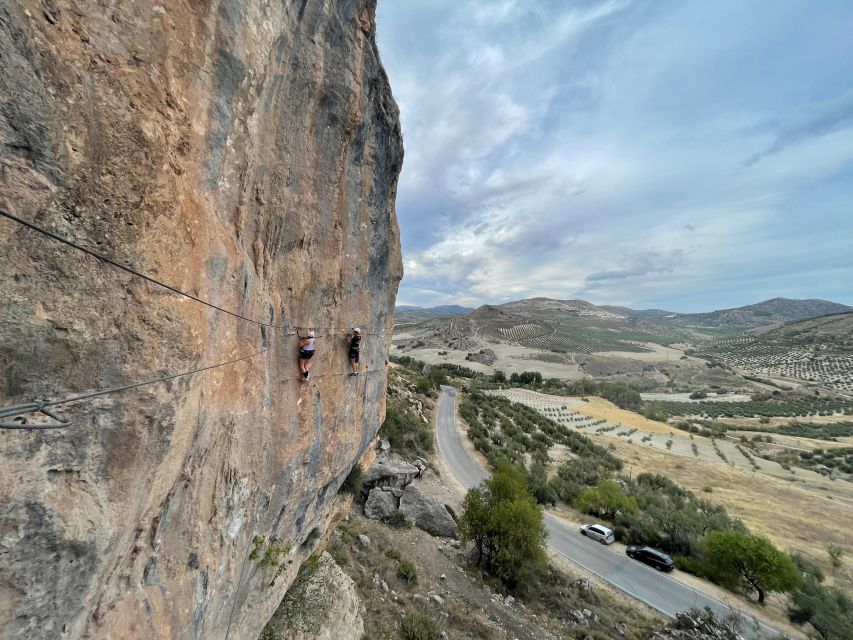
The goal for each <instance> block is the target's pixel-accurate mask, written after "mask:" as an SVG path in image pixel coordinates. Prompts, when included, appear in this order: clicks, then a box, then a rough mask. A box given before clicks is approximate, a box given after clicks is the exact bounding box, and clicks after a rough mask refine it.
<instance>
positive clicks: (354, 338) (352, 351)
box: [349, 327, 361, 376]
mask: <svg viewBox="0 0 853 640" xmlns="http://www.w3.org/2000/svg"><path fill="white" fill-rule="evenodd" d="M360 344H361V331H359V329H358V327H353V328H352V333H351V334H350V337H349V363H350V364H351V365H352V373H351V374H350V375H351V376H357V375H358V348H359V345H360Z"/></svg>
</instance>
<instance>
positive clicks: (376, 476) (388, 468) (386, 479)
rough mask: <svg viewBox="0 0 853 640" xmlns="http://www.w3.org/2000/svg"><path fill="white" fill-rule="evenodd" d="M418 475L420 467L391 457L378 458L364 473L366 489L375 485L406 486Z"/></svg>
mask: <svg viewBox="0 0 853 640" xmlns="http://www.w3.org/2000/svg"><path fill="white" fill-rule="evenodd" d="M417 475H418V468H417V467H416V466H415V465H413V464H409V463H408V462H403V461H399V460H392V459H391V458H385V457H381V458H376V460H375V461H374V463H373V464H372V465H370V468H369V469H368V470H367V471H366V472H365V474H364V484H363V485H362V486H363V487H364V488H365V489H366V490H368V491H369V490H370V489H372V488H373V487H401V488H402V487H405V486H406V485H407V484H409V483H410V482H411V481H412V480H414V479H415V478H416V477H417Z"/></svg>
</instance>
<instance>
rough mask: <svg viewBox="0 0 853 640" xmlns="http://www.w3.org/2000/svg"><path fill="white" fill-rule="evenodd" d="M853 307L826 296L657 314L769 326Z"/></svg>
mask: <svg viewBox="0 0 853 640" xmlns="http://www.w3.org/2000/svg"><path fill="white" fill-rule="evenodd" d="M847 311H853V307H848V306H847V305H843V304H838V303H836V302H829V301H827V300H791V299H788V298H773V299H772V300H765V301H764V302H759V303H757V304H750V305H747V306H745V307H737V308H734V309H720V310H719V311H711V312H708V313H679V314H672V315H671V316H670V317H667V318H655V319H656V320H657V321H659V322H660V321H663V322H666V323H667V324H675V325H678V326H683V327H687V326H689V327H733V328H734V327H742V328H752V327H766V326H769V325H780V324H784V323H786V322H795V321H797V320H805V319H807V318H817V317H819V316H825V315H829V314H833V313H843V312H847Z"/></svg>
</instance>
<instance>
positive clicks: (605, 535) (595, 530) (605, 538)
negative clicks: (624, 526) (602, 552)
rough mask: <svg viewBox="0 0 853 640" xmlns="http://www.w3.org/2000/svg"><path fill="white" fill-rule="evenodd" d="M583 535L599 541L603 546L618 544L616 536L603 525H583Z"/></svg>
mask: <svg viewBox="0 0 853 640" xmlns="http://www.w3.org/2000/svg"><path fill="white" fill-rule="evenodd" d="M581 534H583V535H585V536H586V537H588V538H592V539H593V540H598V541H599V542H600V543H601V544H613V543H614V542H616V536H615V535H613V531H611V530H610V529H608V528H607V527H605V526H604V525H603V524H582V525H581Z"/></svg>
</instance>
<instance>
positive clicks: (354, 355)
mask: <svg viewBox="0 0 853 640" xmlns="http://www.w3.org/2000/svg"><path fill="white" fill-rule="evenodd" d="M349 359H350V360H355V361H356V362H358V349H350V350H349Z"/></svg>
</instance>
